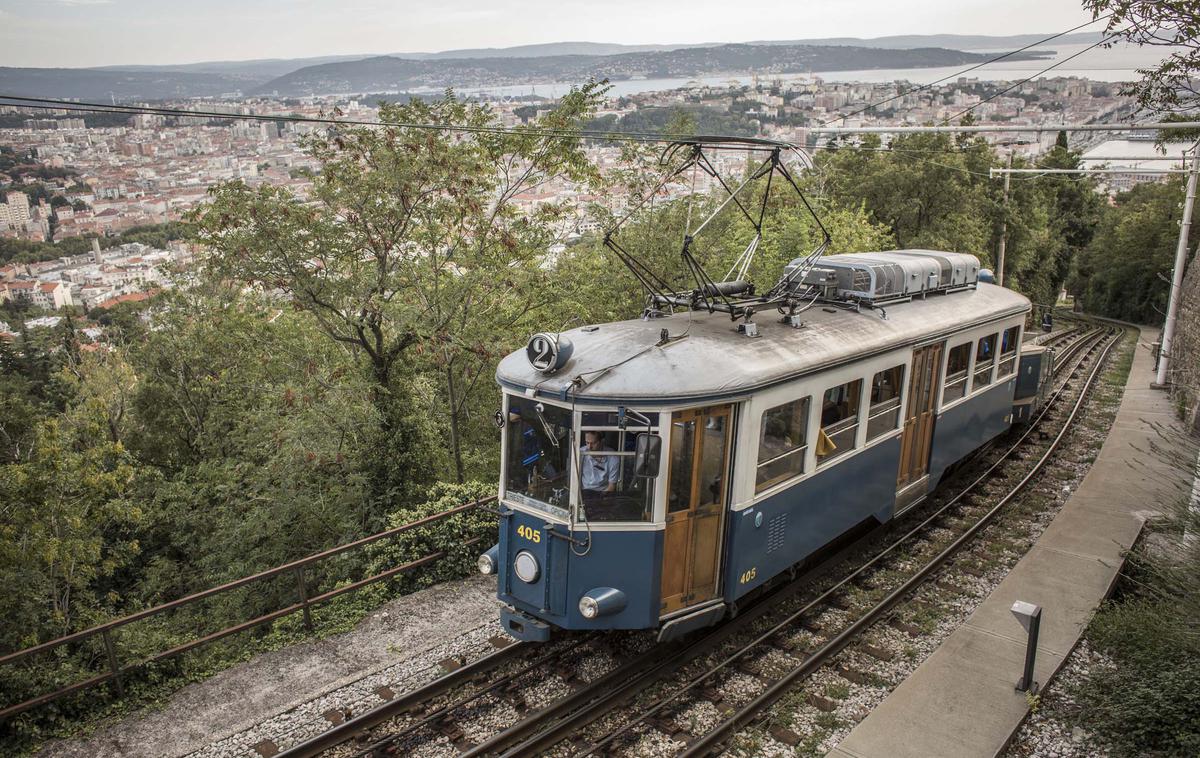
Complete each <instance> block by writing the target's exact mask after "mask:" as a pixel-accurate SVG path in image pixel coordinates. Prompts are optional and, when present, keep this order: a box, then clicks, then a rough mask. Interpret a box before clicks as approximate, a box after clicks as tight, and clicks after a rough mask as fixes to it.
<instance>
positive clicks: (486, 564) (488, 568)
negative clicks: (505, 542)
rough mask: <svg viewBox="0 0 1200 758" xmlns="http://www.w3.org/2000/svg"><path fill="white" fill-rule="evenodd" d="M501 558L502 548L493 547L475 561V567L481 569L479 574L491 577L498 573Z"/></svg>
mask: <svg viewBox="0 0 1200 758" xmlns="http://www.w3.org/2000/svg"><path fill="white" fill-rule="evenodd" d="M499 556H500V546H499V545H492V547H491V548H490V549H489V550H488V551H487V552H486V553H484V554H483V555H481V556H479V559H478V560H477V561H475V565H476V566H478V567H479V573H481V574H483V575H484V576H491V575H493V574H495V573H496V567H497V559H498V558H499Z"/></svg>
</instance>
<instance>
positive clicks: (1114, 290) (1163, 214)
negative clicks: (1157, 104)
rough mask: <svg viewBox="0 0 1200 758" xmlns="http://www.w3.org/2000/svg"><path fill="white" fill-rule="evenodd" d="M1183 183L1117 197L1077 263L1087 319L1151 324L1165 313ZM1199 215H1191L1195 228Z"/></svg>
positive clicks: (1199, 211)
mask: <svg viewBox="0 0 1200 758" xmlns="http://www.w3.org/2000/svg"><path fill="white" fill-rule="evenodd" d="M1181 194H1182V180H1181V179H1180V178H1178V177H1176V178H1173V179H1172V180H1171V181H1169V182H1166V183H1163V184H1159V183H1145V184H1139V185H1137V186H1135V187H1134V188H1133V189H1132V190H1130V191H1129V192H1124V193H1121V194H1120V195H1118V196H1117V197H1116V205H1115V207H1113V208H1111V209H1109V210H1108V211H1107V212H1106V213H1104V215H1103V217H1102V218H1101V220H1100V224H1099V227H1098V228H1097V230H1096V234H1095V237H1093V239H1092V241H1091V243H1090V244H1089V245H1088V246H1087V248H1086V249H1085V251H1084V253H1083V255H1082V256H1081V258H1080V261H1079V266H1078V270H1077V272H1076V274H1075V282H1074V287H1073V288H1074V289H1075V291H1076V292H1077V293H1078V294H1079V295H1081V296H1082V298H1083V307H1084V309H1085V310H1086V311H1088V312H1089V313H1097V314H1100V315H1104V316H1111V317H1112V318H1119V319H1126V320H1129V321H1136V322H1139V323H1152V322H1156V321H1158V320H1159V319H1161V318H1162V314H1163V313H1165V311H1166V305H1167V295H1168V288H1169V287H1170V282H1169V279H1168V278H1167V277H1169V275H1170V271H1171V268H1172V266H1173V265H1174V257H1175V247H1176V243H1177V240H1178V236H1179V222H1180V220H1181V218H1180V217H1181V210H1180V207H1179V198H1180V196H1181ZM1198 217H1200V209H1197V213H1195V214H1194V215H1193V218H1192V224H1193V225H1195V224H1196V223H1197V218H1198Z"/></svg>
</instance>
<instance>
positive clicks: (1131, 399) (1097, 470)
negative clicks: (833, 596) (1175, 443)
mask: <svg viewBox="0 0 1200 758" xmlns="http://www.w3.org/2000/svg"><path fill="white" fill-rule="evenodd" d="M1157 338H1158V333H1157V331H1156V330H1149V329H1143V330H1142V334H1141V336H1140V338H1139V340H1138V345H1137V348H1136V350H1135V354H1134V360H1133V367H1132V369H1131V371H1130V374H1129V379H1128V382H1127V384H1126V387H1125V392H1124V394H1123V396H1122V399H1121V406H1120V410H1119V411H1118V413H1117V417H1116V419H1115V421H1114V423H1113V426H1112V429H1111V430H1110V431H1109V435H1108V438H1107V440H1106V441H1105V443H1104V445H1103V447H1102V448H1101V451H1100V455H1099V457H1098V458H1097V459H1096V462H1095V464H1094V465H1093V466H1092V468H1091V469H1090V470H1089V471H1088V473H1087V475H1086V476H1085V477H1084V480H1083V482H1082V483H1081V485H1080V487H1079V489H1078V490H1077V491H1076V492H1075V493H1074V494H1073V495H1072V496H1071V498H1070V499H1069V500H1068V501H1067V503H1066V504H1065V505H1064V506H1063V508H1062V510H1061V511H1060V512H1059V514H1058V516H1057V517H1056V518H1055V519H1054V521H1053V523H1051V524H1050V526H1049V527H1047V529H1046V531H1045V532H1044V533H1043V534H1042V537H1041V538H1040V539H1039V540H1038V542H1037V544H1036V545H1034V546H1033V548H1032V549H1031V550H1030V551H1029V552H1028V553H1027V554H1026V555H1025V556H1024V557H1023V558H1022V559H1021V560H1020V561H1019V562H1018V563H1017V565H1016V566H1015V567H1013V570H1012V571H1011V572H1010V573H1009V575H1008V576H1007V577H1006V578H1005V579H1004V581H1003V582H1001V583H1000V585H999V586H998V587H996V589H995V591H994V592H993V593H992V594H991V596H990V597H988V598H987V599H986V600H985V601H984V602H983V603H982V604H981V605H980V606H979V607H978V608H977V609H976V610H975V612H974V613H973V614H972V615H971V617H970V618H969V619H968V620H967V621H966V623H965V624H963V626H961V627H959V628H958V629H957V630H955V631H954V633H953V634H951V635H950V637H949V638H947V640H946V641H945V642H944V643H943V644H942V646H941V647H940V648H938V650H937V651H936V652H934V654H933V655H931V656H930V657H929V658H928V659H926V660H925V662H924V663H922V664H921V665H920V667H918V668H917V670H916V671H914V672H913V674H912V676H910V677H909V678H908V679H907V680H905V681H904V682H903V683H902V684H901V685H900V686H899V687H897V688H896V689H895V691H893V692H892V694H891V695H889V696H888V698H887V699H886V700H885V701H884V702H883V703H882V704H880V706H879V707H878V708H876V709H875V710H874V711H872V712H871V714H870V715H869V716H868V717H867V718H865V719H864V720H863V721H862V722H861V723H859V724H858V726H857V727H855V728H854V730H853V731H851V732H850V734H849V735H847V736H846V738H845V739H844V740H842V743H841V744H840V745H839V746H838V747H837V748H835V749H834V750H832V751H831V752H830V753H829V756H830V757H832V758H903V757H905V756H913V757H914V758H916V757H917V756H919V757H920V758H931V757H932V756H955V757H956V758H958V757H960V756H967V757H969V756H994V755H997V754H998V753H1000V752H1002V751H1003V750H1004V748H1005V747H1006V746H1007V744H1008V742H1009V740H1010V738H1011V736H1012V735H1013V734H1014V733H1015V732H1016V730H1017V728H1018V727H1019V726H1020V725H1021V722H1022V720H1023V719H1024V718H1025V716H1026V714H1027V713H1028V710H1029V705H1028V702H1027V700H1026V696H1025V694H1024V693H1023V692H1017V691H1016V690H1015V688H1014V685H1015V683H1016V681H1017V679H1018V677H1019V676H1020V674H1021V671H1022V668H1023V666H1024V660H1025V658H1024V656H1025V632H1024V630H1023V629H1022V628H1021V626H1020V624H1018V623H1017V620H1016V619H1015V618H1014V617H1013V616H1012V614H1011V613H1010V612H1009V609H1010V608H1011V607H1012V604H1013V602H1014V601H1016V600H1018V599H1019V600H1024V601H1027V602H1030V603H1035V604H1037V605H1040V606H1042V608H1043V610H1042V624H1041V636H1040V640H1039V644H1038V654H1037V667H1036V669H1035V677H1034V679H1035V680H1036V681H1037V682H1040V683H1041V684H1042V685H1043V686H1044V685H1045V683H1046V682H1048V681H1049V680H1050V678H1051V677H1052V676H1053V675H1054V673H1055V672H1057V671H1058V669H1059V667H1060V666H1061V665H1062V663H1063V661H1064V660H1065V659H1066V657H1067V655H1068V654H1069V653H1070V652H1071V650H1072V648H1074V646H1075V644H1076V642H1077V641H1078V640H1079V637H1080V635H1081V634H1082V633H1083V630H1084V628H1085V627H1086V626H1087V624H1088V622H1089V621H1090V619H1091V617H1092V614H1093V612H1094V610H1095V608H1096V606H1097V605H1099V603H1100V602H1101V601H1102V600H1103V599H1104V598H1105V597H1107V596H1108V594H1109V592H1110V591H1111V590H1112V587H1113V584H1114V582H1115V581H1116V578H1117V574H1118V572H1119V570H1120V568H1121V564H1122V561H1123V557H1122V556H1123V553H1124V552H1125V551H1126V550H1127V549H1128V548H1129V547H1130V546H1131V545H1132V544H1133V542H1134V540H1136V539H1137V537H1138V534H1139V533H1140V532H1141V529H1142V524H1143V522H1144V520H1145V519H1146V518H1147V517H1148V516H1150V515H1152V514H1153V511H1152V510H1150V509H1153V508H1154V507H1155V506H1156V505H1157V504H1160V503H1167V502H1173V501H1175V500H1177V499H1178V498H1179V497H1180V493H1181V491H1182V490H1181V489H1180V486H1181V483H1182V481H1183V480H1184V479H1185V478H1186V475H1185V474H1184V473H1183V472H1181V471H1179V470H1176V469H1172V468H1171V467H1170V466H1169V465H1168V464H1167V463H1165V462H1163V461H1160V460H1158V459H1157V458H1155V457H1154V456H1153V455H1152V454H1151V453H1150V448H1151V444H1152V442H1156V441H1157V440H1158V439H1159V433H1158V432H1157V431H1156V430H1155V427H1156V426H1165V427H1174V428H1178V424H1177V422H1176V420H1175V416H1174V413H1173V411H1172V409H1171V403H1170V399H1169V397H1168V395H1167V393H1165V392H1162V391H1157V390H1152V389H1150V382H1151V381H1153V379H1154V374H1153V371H1152V370H1151V369H1152V366H1153V357H1152V355H1151V352H1150V347H1149V345H1150V343H1151V342H1153V341H1154V340H1156V339H1157Z"/></svg>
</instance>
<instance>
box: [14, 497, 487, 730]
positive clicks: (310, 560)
mask: <svg viewBox="0 0 1200 758" xmlns="http://www.w3.org/2000/svg"><path fill="white" fill-rule="evenodd" d="M495 499H496V498H495V496H492V497H487V498H483V499H481V500H474V501H472V502H470V503H465V504H463V505H459V506H455V507H454V508H450V509H448V510H445V511H441V512H440V513H435V514H432V515H430V516H426V517H425V518H421V519H417V520H416V521H412V522H410V523H407V524H402V525H401V526H397V527H394V528H392V529H388V530H386V531H383V532H379V533H377V534H372V535H370V536H367V537H363V538H362V539H358V540H355V541H353V542H347V543H346V544H344V545H338V546H337V547H333V548H330V549H329V550H325V551H322V552H320V553H314V554H312V555H309V556H306V557H304V558H300V559H298V560H295V561H292V562H290V563H285V564H283V565H282V566H276V567H275V568H271V569H267V570H266V571H260V572H259V573H257V574H251V575H250V576H245V577H242V578H241V579H235V580H233V581H232V582H227V583H225V584H222V585H220V586H218V587H212V588H209V589H207V590H202V591H200V592H196V593H194V594H191V595H188V596H187V597H182V598H179V599H178V600H172V601H170V602H168V603H163V604H161V605H156V606H154V607H153V608H147V609H145V610H142V611H138V612H137V613H131V614H129V615H128V616H122V617H121V618H117V619H113V620H112V621H107V622H105V623H103V624H98V625H96V626H93V627H91V628H88V629H84V630H82V631H79V632H75V633H73V634H68V635H65V636H63V637H58V638H57V639H53V640H49V641H48V642H43V643H41V644H39V645H34V646H33V647H28V648H25V649H24V650H18V651H16V652H14V653H9V654H8V655H5V656H0V666H7V665H11V664H14V663H17V662H19V661H22V660H25V659H26V658H29V657H30V656H34V655H37V654H39V653H45V652H48V651H50V650H53V649H55V648H58V647H61V646H62V645H67V644H70V643H74V642H82V641H84V640H87V639H91V638H92V637H95V636H97V635H99V636H100V637H101V640H102V642H103V643H104V658H105V661H106V662H107V665H108V671H107V672H105V673H103V674H99V675H97V676H94V677H92V678H90V679H86V680H84V681H81V682H75V683H74V684H69V685H67V686H65V687H60V688H59V689H57V690H55V691H53V692H49V693H46V694H44V695H39V696H38V697H34V698H30V699H29V700H25V701H23V702H20V703H16V704H14V705H10V706H7V707H5V708H4V709H3V710H0V721H5V720H7V719H8V718H10V717H12V716H15V715H17V714H18V713H23V712H24V711H27V710H29V709H30V708H36V707H37V706H40V705H45V704H46V703H50V702H53V701H55V700H58V699H59V698H62V697H65V696H67V695H70V694H73V693H76V692H82V691H83V690H86V689H90V688H92V687H95V686H97V685H99V684H103V683H105V682H109V681H111V682H113V684H114V686H115V689H116V690H117V694H118V696H122V695H123V694H124V685H123V683H122V681H121V676H122V674H125V673H128V672H130V671H133V670H134V669H136V668H139V667H141V666H144V665H146V664H148V663H157V662H159V661H164V660H167V659H168V658H173V657H175V656H177V655H182V654H183V653H186V652H188V651H189V650H192V649H194V648H197V647H200V646H202V645H206V644H208V643H210V642H215V641H217V640H220V639H223V638H225V637H228V636H230V635H234V634H237V633H239V632H244V631H247V630H249V629H253V628H254V627H257V626H260V625H262V624H266V623H269V622H272V621H276V620H278V619H281V618H284V617H285V616H289V615H291V614H293V613H296V612H298V611H299V612H300V613H302V614H303V617H304V627H305V629H307V630H308V631H312V628H313V624H312V612H311V609H312V607H313V606H315V605H319V604H321V603H325V602H328V601H329V600H332V599H333V598H335V597H338V596H340V595H344V594H346V593H349V592H356V591H358V590H360V589H362V588H364V587H366V586H368V585H371V584H374V583H376V582H380V581H383V580H385V579H390V578H392V577H394V576H398V575H400V574H403V573H406V572H408V571H412V570H413V569H416V568H420V567H422V566H425V565H427V564H430V563H434V562H436V561H438V560H441V559H442V558H445V557H446V552H445V551H437V552H434V553H430V554H429V555H425V556H422V557H420V558H417V559H416V560H413V561H409V562H408V563H405V564H402V565H400V566H394V567H392V568H390V569H387V570H386V571H381V572H379V573H378V574H373V575H372V576H369V577H366V578H365V579H360V580H358V581H356V582H351V583H350V584H347V585H345V586H343V587H337V588H334V589H332V590H329V591H327V592H323V593H321V594H318V595H314V596H312V597H309V595H308V589H307V585H306V582H305V568H306V567H308V566H312V565H314V564H316V563H319V562H321V561H324V560H326V559H328V558H332V557H334V556H336V555H341V554H342V553H346V552H349V551H351V550H356V549H358V548H361V547H365V546H367V545H370V544H372V543H375V542H379V541H380V540H385V539H388V538H390V537H395V536H397V535H400V534H403V533H405V532H408V531H411V530H413V529H416V528H417V527H421V526H426V525H428V524H432V523H435V522H438V521H442V520H444V519H447V518H450V517H451V516H457V515H458V514H460V513H465V512H466V511H468V510H471V509H472V508H476V507H478V506H480V505H483V504H486V503H490V502H493V501H494V500H495ZM479 541H480V538H475V539H471V540H467V541H466V542H464V543H463V546H464V547H466V546H470V545H473V544H475V543H477V542H479ZM287 573H293V574H294V575H295V578H296V589H297V595H298V597H299V602H297V603H293V604H292V605H289V606H287V607H285V608H280V609H279V610H275V611H272V612H270V613H267V614H264V615H262V616H258V617H257V618H253V619H250V620H249V621H243V622H242V623H240V624H235V625H234V626H229V627H225V628H224V629H221V630H219V631H216V632H212V633H211V634H207V635H205V636H203V637H199V638H197V639H193V640H190V641H188V642H184V643H181V644H179V645H176V646H175V647H172V648H170V649H169V650H164V651H162V652H160V653H156V654H154V655H152V656H150V657H149V658H145V659H143V660H140V661H137V662H135V663H130V664H128V665H124V666H122V665H121V663H120V659H119V658H118V656H117V650H116V646H115V644H114V642H113V631H114V630H116V629H119V628H120V627H123V626H126V625H128V624H132V623H134V622H136V621H141V620H143V619H147V618H150V617H152V616H158V615H161V614H163V613H166V612H168V611H173V610H176V609H178V608H182V607H185V606H188V605H192V604H194V603H197V602H199V601H201V600H205V599H207V598H210V597H213V596H215V595H220V594H222V593H225V592H229V591H230V590H234V589H237V588H239V587H245V586H247V585H250V584H254V583H256V582H261V581H265V580H267V579H272V578H274V577H277V576H281V575H284V574H287Z"/></svg>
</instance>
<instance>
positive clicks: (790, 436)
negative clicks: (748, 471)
mask: <svg viewBox="0 0 1200 758" xmlns="http://www.w3.org/2000/svg"><path fill="white" fill-rule="evenodd" d="M810 401H811V398H807V397H806V398H802V399H800V400H793V401H792V402H790V403H784V404H783V405H777V406H775V407H774V408H770V409H768V410H767V411H766V412H764V413H763V415H762V426H761V428H760V429H759V432H758V473H757V475H756V477H755V480H754V492H755V493H756V494H757V493H759V492H762V491H763V490H765V489H767V488H768V487H771V486H773V485H776V484H778V483H779V482H782V481H785V480H787V479H791V478H792V477H794V476H798V475H800V474H803V473H804V459H805V458H806V457H807V456H808V441H807V440H806V439H805V435H806V433H807V430H808V406H809V404H810Z"/></svg>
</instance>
